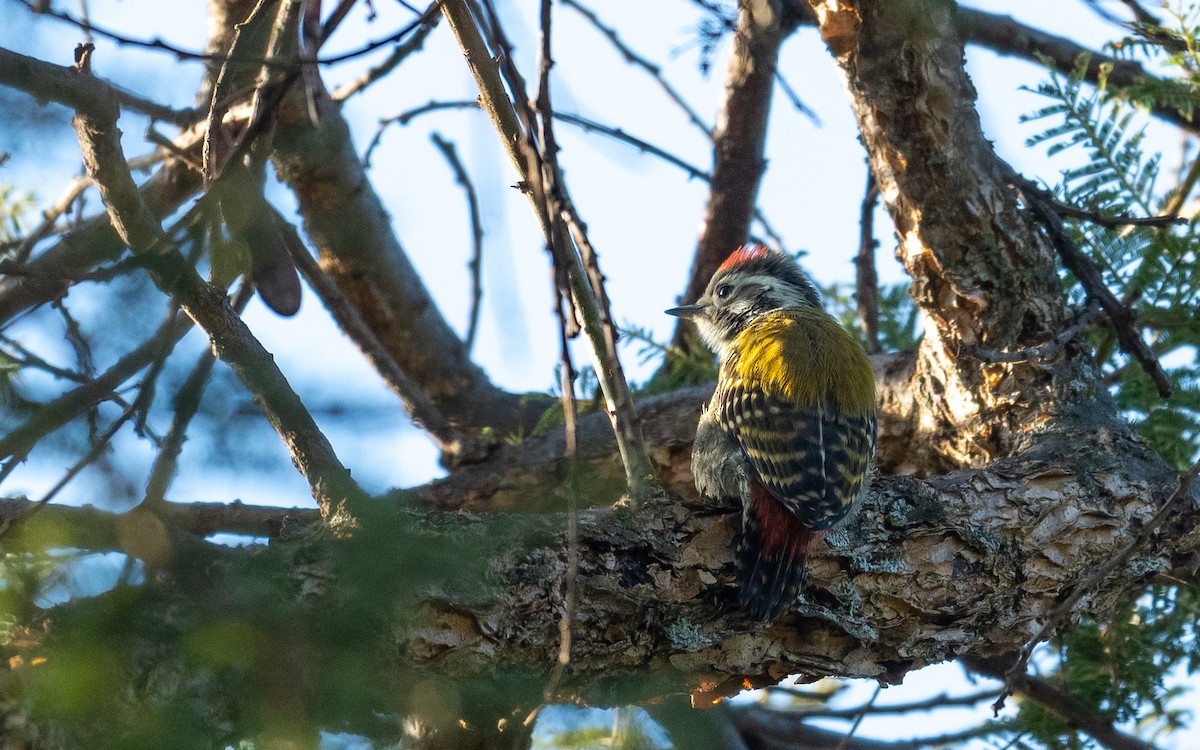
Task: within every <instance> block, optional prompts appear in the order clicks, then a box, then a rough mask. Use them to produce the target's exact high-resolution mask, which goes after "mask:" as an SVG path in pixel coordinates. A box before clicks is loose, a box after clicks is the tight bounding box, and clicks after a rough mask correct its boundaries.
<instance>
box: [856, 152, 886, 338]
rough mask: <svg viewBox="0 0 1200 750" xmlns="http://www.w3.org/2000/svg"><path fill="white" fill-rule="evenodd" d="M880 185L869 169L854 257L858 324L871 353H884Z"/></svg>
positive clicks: (859, 216) (868, 168)
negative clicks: (877, 213)
mask: <svg viewBox="0 0 1200 750" xmlns="http://www.w3.org/2000/svg"><path fill="white" fill-rule="evenodd" d="M878 201H879V185H878V184H876V182H875V175H874V174H873V173H872V172H871V168H870V167H869V166H868V167H867V189H866V192H865V194H864V195H863V200H862V207H861V208H860V209H859V213H858V255H857V256H855V258H854V272H855V284H854V300H855V302H856V303H857V304H858V325H859V326H860V327H861V328H862V332H863V336H864V337H865V338H866V349H867V354H878V353H879V352H881V351H883V347H882V346H880V344H879V274H878V273H877V272H876V271H875V250H876V249H877V248H878V247H879V243H878V242H877V241H876V240H875V205H876V204H877V203H878Z"/></svg>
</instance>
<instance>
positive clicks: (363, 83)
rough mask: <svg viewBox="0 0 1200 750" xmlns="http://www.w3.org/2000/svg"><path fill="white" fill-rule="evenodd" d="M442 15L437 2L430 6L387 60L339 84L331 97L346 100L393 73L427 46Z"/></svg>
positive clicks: (335, 99) (339, 100) (338, 100)
mask: <svg viewBox="0 0 1200 750" xmlns="http://www.w3.org/2000/svg"><path fill="white" fill-rule="evenodd" d="M441 17H442V14H441V13H439V12H436V3H435V4H434V5H432V6H430V10H429V11H427V12H426V14H425V15H424V16H422V17H421V18H422V24H421V26H420V27H419V28H417V30H416V31H415V32H413V34H412V36H410V37H408V38H407V39H405V40H404V41H402V42H401V43H400V44H397V45H396V48H395V49H393V50H392V53H391V54H390V55H388V56H387V59H386V60H384V61H383V62H381V63H379V64H378V65H375V66H374V67H372V68H370V69H369V70H367V72H365V73H363V74H362V75H360V76H359V77H358V78H355V79H354V80H353V81H351V82H350V83H346V84H343V85H341V86H338V87H337V88H336V89H334V90H333V91H332V92H331V93H330V95H329V98H330V99H332V100H333V101H335V102H341V101H345V100H346V99H349V98H350V97H352V96H354V95H355V94H359V93H362V92H363V91H364V90H366V89H367V87H369V86H370V85H371V84H373V83H375V82H376V81H378V80H380V79H382V78H383V77H385V76H386V75H387V74H388V73H391V72H392V71H393V70H395V69H396V68H397V67H398V66H399V65H400V63H402V62H404V61H405V59H407V58H408V56H409V55H411V54H413V53H414V52H419V51H420V50H421V48H422V47H424V46H425V40H426V39H427V38H428V37H429V34H430V32H432V31H433V30H434V28H435V27H436V26H437V23H438V21H439V20H440V19H441Z"/></svg>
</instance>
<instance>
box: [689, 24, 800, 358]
mask: <svg viewBox="0 0 1200 750" xmlns="http://www.w3.org/2000/svg"><path fill="white" fill-rule="evenodd" d="M798 21H799V18H798V17H797V16H796V14H795V13H792V12H790V11H788V10H785V9H782V8H781V7H780V6H779V5H778V4H775V3H771V2H768V1H767V0H753V2H748V3H744V4H742V7H741V8H740V9H739V11H738V20H737V28H736V29H735V31H734V36H733V54H732V56H731V57H730V60H729V70H728V72H727V74H726V78H725V92H726V94H725V100H724V101H723V102H722V104H721V114H720V115H719V117H718V118H717V127H716V131H715V136H714V141H713V171H712V190H711V191H710V192H709V199H708V206H707V207H706V209H705V212H704V220H703V224H702V228H701V230H700V237H699V241H698V242H697V247H696V255H695V257H694V258H693V259H692V269H691V272H690V274H689V277H688V281H687V286H686V288H685V290H684V292H683V299H684V300H685V301H688V302H690V301H692V300H695V299H696V298H697V297H699V296H700V295H701V294H702V293H703V292H704V287H705V286H706V285H707V284H708V280H709V279H710V278H712V275H713V273H714V272H715V271H716V270H717V266H719V265H720V264H721V262H722V261H723V260H725V258H726V257H727V256H728V255H729V253H731V252H733V250H734V249H736V248H737V247H738V246H739V245H741V244H743V243H744V242H745V241H746V239H747V238H748V236H749V234H750V219H751V217H752V216H753V214H754V206H755V205H756V202H757V197H758V188H759V185H760V183H761V182H762V176H763V172H764V171H765V170H766V166H767V164H766V160H765V159H764V157H763V149H764V147H765V145H766V134H767V122H768V120H769V114H770V108H771V94H772V92H773V91H774V88H775V73H776V65H777V61H778V58H779V49H780V46H781V45H782V44H783V41H784V39H786V38H787V37H788V35H789V34H790V33H791V32H792V30H794V29H795V28H796V24H797V23H798ZM672 345H674V346H677V347H680V348H681V349H684V350H689V349H691V348H692V347H695V346H700V344H699V341H698V340H697V339H696V338H695V334H694V329H693V328H692V327H690V325H688V324H687V323H686V321H683V320H680V322H679V324H677V325H676V327H675V334H674V336H673V337H672Z"/></svg>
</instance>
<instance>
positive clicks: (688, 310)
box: [664, 305, 704, 320]
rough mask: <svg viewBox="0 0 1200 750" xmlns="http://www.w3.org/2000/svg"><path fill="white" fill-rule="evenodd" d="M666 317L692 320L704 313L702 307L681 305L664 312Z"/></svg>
mask: <svg viewBox="0 0 1200 750" xmlns="http://www.w3.org/2000/svg"><path fill="white" fill-rule="evenodd" d="M664 312H666V313H667V315H674V316H675V317H677V318H686V319H689V320H690V319H692V318H694V317H696V316H697V315H699V314H701V313H702V312H704V305H681V306H679V307H672V308H671V309H670V310H666V311H664Z"/></svg>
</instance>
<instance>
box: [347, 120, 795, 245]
mask: <svg viewBox="0 0 1200 750" xmlns="http://www.w3.org/2000/svg"><path fill="white" fill-rule="evenodd" d="M478 108H479V102H478V101H476V100H467V99H460V100H453V101H436V100H433V101H429V102H426V103H425V104H422V105H421V106H419V107H414V108H413V109H409V110H405V111H404V112H401V113H400V114H398V115H395V116H392V117H387V118H384V119H382V120H380V121H379V127H378V128H377V129H376V131H375V134H374V135H373V136H372V137H371V140H370V142H369V143H368V144H367V148H366V151H365V152H364V153H363V163H365V164H367V165H368V166H369V165H370V163H371V155H372V152H373V151H374V150H375V149H376V148H377V147H378V146H379V143H380V141H381V140H382V137H383V132H384V130H385V129H386V128H387V127H388V126H389V125H392V124H398V125H407V124H408V123H409V122H411V121H412V120H414V119H416V118H417V117H420V116H422V115H426V114H429V113H431V112H438V111H442V110H447V109H478ZM554 119H555V120H561V121H562V122H565V123H567V124H568V125H574V126H575V127H577V128H581V129H582V130H584V131H585V132H589V133H596V134H598V135H603V136H607V137H609V138H612V139H613V140H615V141H618V142H620V143H624V144H626V145H628V146H632V147H634V148H636V149H638V150H639V151H641V152H642V153H644V154H647V155H649V156H653V157H656V158H658V159H661V160H662V161H665V162H666V163H668V164H670V165H671V166H673V167H676V168H678V169H680V170H682V171H683V172H684V174H686V175H687V176H688V177H689V178H692V179H697V180H703V181H705V182H708V183H711V182H712V174H711V173H709V172H706V171H705V170H703V169H701V168H700V167H698V166H696V165H695V164H692V163H691V162H689V161H687V160H685V159H683V158H682V157H680V156H677V155H675V154H673V153H671V152H670V151H667V150H666V149H664V148H661V147H659V146H656V145H654V144H653V143H650V142H649V141H646V140H643V139H641V138H638V137H637V136H634V135H632V134H630V133H628V132H626V131H625V130H624V129H622V128H617V127H612V126H610V125H605V124H603V123H601V122H597V121H595V120H591V119H589V118H586V117H583V116H581V115H577V114H572V113H570V112H558V111H556V112H554ZM754 220H755V221H757V222H758V223H759V224H760V225H761V226H762V230H763V232H764V233H765V234H766V235H767V237H766V239H767V240H768V241H767V242H763V243H762V244H764V245H765V244H770V245H771V246H772V247H775V248H779V249H783V247H784V243H783V239H782V238H781V237H780V235H779V233H778V232H777V231H775V228H774V226H772V224H771V223H770V221H768V220H767V217H766V215H765V214H763V212H762V210H761V209H759V208H758V207H755V209H754ZM756 241H757V240H756Z"/></svg>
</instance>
